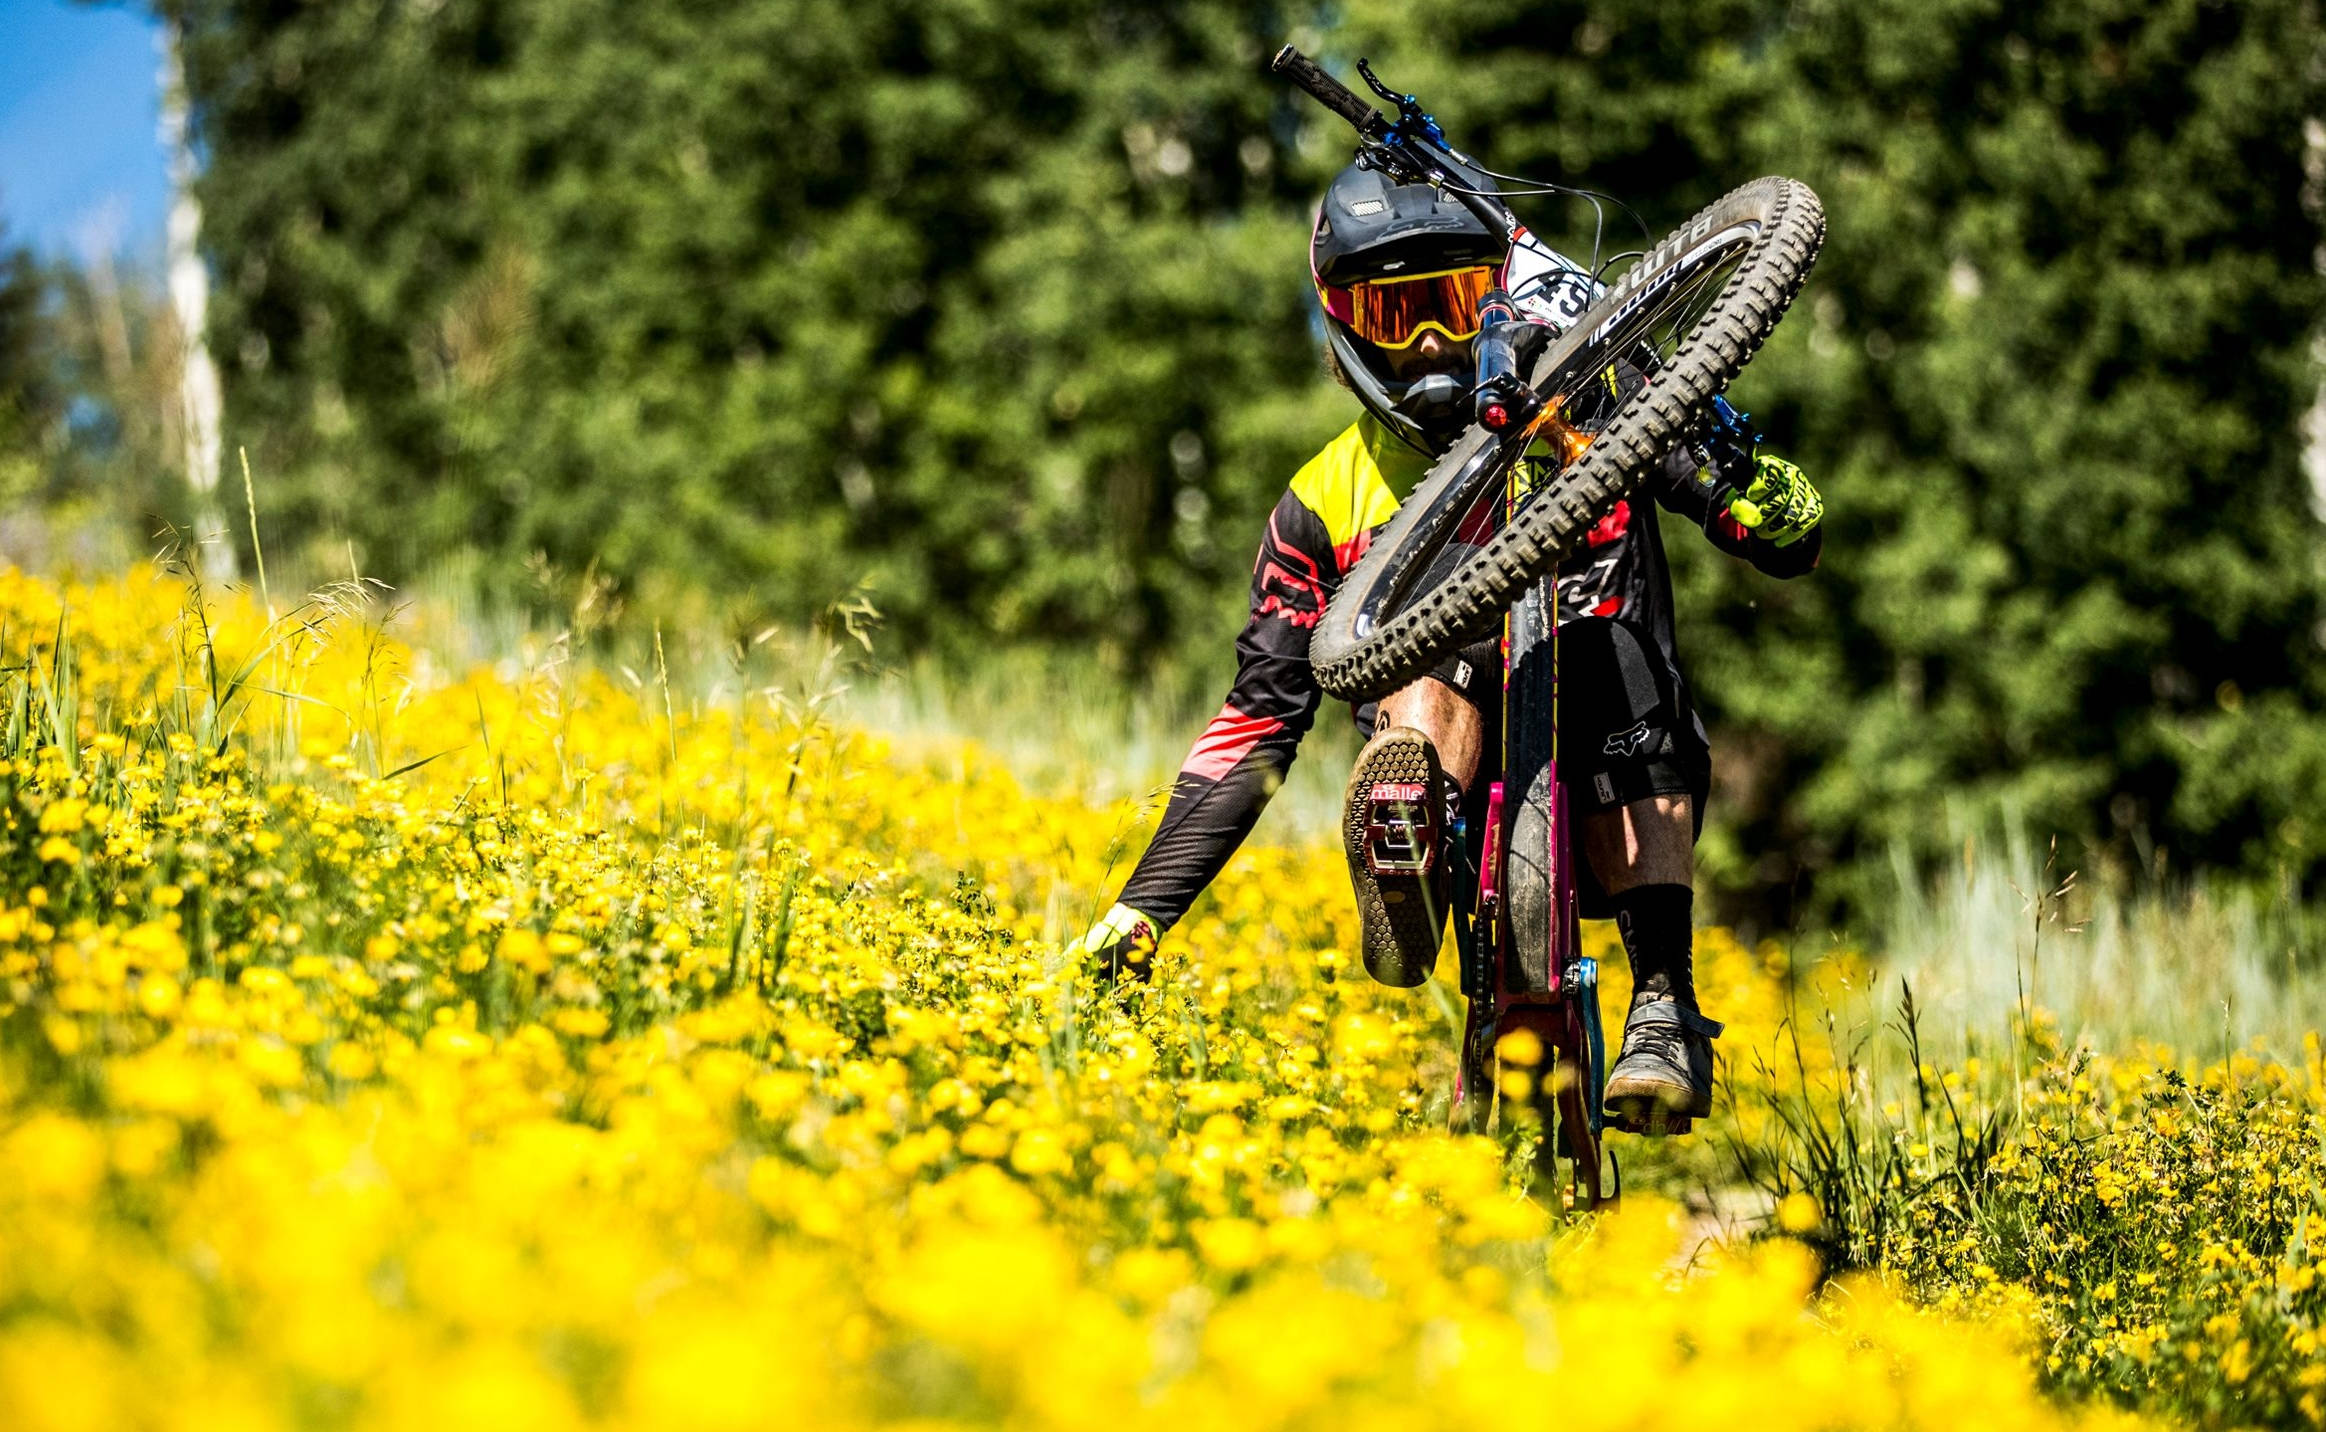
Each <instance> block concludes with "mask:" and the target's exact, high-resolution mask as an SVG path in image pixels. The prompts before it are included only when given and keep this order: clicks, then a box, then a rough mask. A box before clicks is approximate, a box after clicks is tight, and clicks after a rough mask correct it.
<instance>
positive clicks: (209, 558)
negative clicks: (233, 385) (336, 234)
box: [161, 25, 235, 581]
mask: <svg viewBox="0 0 2326 1432" xmlns="http://www.w3.org/2000/svg"><path fill="white" fill-rule="evenodd" d="M161 88H162V96H161V99H162V105H161V110H162V123H161V129H162V143H163V144H164V145H166V146H167V147H168V149H169V153H170V190H171V198H170V228H169V278H170V306H171V307H172V308H173V309H174V310H176V312H177V318H178V333H179V336H180V339H181V341H182V342H183V344H184V349H183V352H182V353H181V354H180V356H179V365H178V420H179V425H180V426H179V431H181V432H182V433H183V434H184V435H185V454H186V483H187V485H188V486H189V487H191V488H192V489H193V495H194V537H195V542H196V544H197V548H198V553H197V555H198V558H199V560H200V562H201V564H202V568H203V570H204V572H205V573H206V574H207V575H211V576H215V577H219V578H222V579H224V580H226V581H232V580H233V579H234V575H235V559H234V543H233V542H232V541H231V540H229V539H228V537H227V535H226V524H225V514H224V510H223V508H222V506H221V504H220V502H219V500H218V461H219V453H220V448H221V447H222V437H221V434H220V432H219V426H220V414H221V409H222V407H223V398H222V395H221V393H220V390H219V386H218V365H217V364H215V363H213V362H211V361H210V344H209V340H208V337H207V329H206V324H207V323H208V321H209V312H210V271H209V270H208V269H207V268H205V267H203V265H202V251H201V249H200V248H199V247H198V246H197V242H196V241H197V240H198V239H199V238H200V237H201V233H202V206H201V205H200V204H199V203H198V202H196V200H195V198H194V150H193V146H192V145H191V144H190V143H189V142H188V141H187V135H186V127H187V114H186V77H185V71H184V69H183V68H182V67H181V66H180V64H179V62H178V27H177V26H175V25H171V26H168V27H167V28H166V29H164V31H163V32H162V74H161Z"/></svg>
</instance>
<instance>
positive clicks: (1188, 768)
mask: <svg viewBox="0 0 2326 1432" xmlns="http://www.w3.org/2000/svg"><path fill="white" fill-rule="evenodd" d="M1339 585H1340V577H1339V572H1338V570H1337V567H1336V566H1335V563H1334V558H1333V550H1332V543H1331V540H1330V538H1329V537H1328V536H1327V535H1326V533H1325V529H1324V524H1323V523H1322V522H1321V521H1320V520H1319V519H1318V517H1317V515H1316V514H1315V513H1314V512H1312V511H1310V510H1309V508H1308V506H1307V505H1306V504H1305V503H1303V502H1302V501H1301V500H1300V498H1299V497H1298V496H1296V495H1295V494H1293V493H1291V492H1287V493H1285V495H1284V496H1283V498H1282V499H1281V500H1280V501H1278V502H1277V504H1276V510H1275V511H1274V512H1273V513H1271V514H1270V515H1269V518H1268V533H1267V536H1266V537H1264V538H1263V539H1262V540H1261V543H1260V556H1259V560H1258V561H1257V562H1256V563H1255V564H1254V565H1253V569H1252V606H1251V615H1250V617H1249V618H1248V619H1247V620H1246V621H1245V623H1244V631H1243V634H1242V635H1241V636H1239V637H1238V638H1237V639H1236V682H1235V685H1234V687H1232V688H1231V689H1230V690H1229V692H1228V699H1227V701H1226V702H1225V703H1224V704H1223V705H1222V706H1221V707H1220V711H1219V714H1218V715H1217V716H1214V717H1212V719H1211V724H1209V725H1208V726H1206V727H1204V729H1203V734H1202V735H1201V736H1199V737H1197V738H1196V742H1195V746H1194V749H1192V750H1190V751H1189V752H1188V753H1187V759H1186V761H1185V762H1183V763H1182V764H1181V765H1180V768H1179V776H1178V779H1177V780H1176V781H1174V782H1173V783H1172V787H1171V799H1170V803H1169V804H1168V805H1167V806H1166V807H1165V808H1164V811H1163V824H1162V825H1161V827H1160V828H1158V829H1157V830H1156V832H1155V839H1154V841H1153V842H1152V843H1150V844H1149V845H1148V847H1147V852H1146V854H1144V855H1142V856H1140V857H1139V864H1138V868H1137V869H1135V870H1133V871H1132V872H1131V878H1130V882H1129V883H1128V884H1127V885H1125V886H1124V887H1123V893H1122V897H1121V902H1120V903H1121V904H1122V905H1125V906H1128V907H1130V908H1131V909H1132V910H1134V911H1136V912H1138V913H1139V914H1142V915H1144V916H1146V917H1147V918H1148V919H1149V920H1150V921H1152V922H1153V923H1154V925H1155V927H1156V928H1155V931H1154V933H1156V934H1161V933H1162V931H1163V930H1166V929H1169V928H1170V927H1171V926H1172V925H1175V924H1177V923H1178V922H1179V918H1180V917H1181V916H1182V915H1185V914H1186V913H1187V907H1188V906H1189V905H1191V904H1193V903H1195V897H1196V896H1197V895H1200V894H1202V893H1203V888H1204V887H1205V886H1206V885H1209V884H1210V883H1211V882H1212V878H1213V877H1214V876H1216V875H1218V874H1219V873H1220V870H1221V868H1222V867H1223V866H1225V865H1226V864H1227V863H1228V858H1229V857H1230V856H1232V855H1234V854H1235V853H1236V847H1237V846H1239V845H1241V844H1242V843H1243V840H1244V837H1245V836H1246V835H1247V834H1249V833H1250V832H1251V829H1252V825H1253V822H1255V821H1257V820H1258V819H1259V818H1260V811H1261V808H1262V807H1264V806H1265V805H1267V803H1268V799H1269V797H1271V796H1273V795H1274V794H1276V790H1277V788H1278V787H1279V786H1281V785H1283V784H1284V774H1285V772H1286V771H1287V770H1289V769H1291V766H1292V758H1293V754H1294V752H1295V751H1297V750H1298V748H1299V746H1300V738H1301V737H1302V736H1304V735H1306V734H1307V733H1308V728H1309V726H1310V724H1311V723H1313V722H1314V721H1315V719H1316V711H1317V705H1318V703H1319V702H1320V701H1321V700H1322V698H1323V693H1322V692H1321V691H1320V690H1319V689H1318V687H1317V684H1316V676H1315V674H1314V673H1313V672H1312V671H1311V670H1310V668H1309V664H1308V639H1309V633H1310V632H1312V631H1314V630H1315V628H1316V621H1317V617H1318V616H1319V615H1320V614H1321V613H1322V612H1323V611H1324V607H1325V603H1326V602H1327V601H1329V600H1331V596H1332V592H1333V590H1334V589H1335V588H1336V587H1338V586H1339Z"/></svg>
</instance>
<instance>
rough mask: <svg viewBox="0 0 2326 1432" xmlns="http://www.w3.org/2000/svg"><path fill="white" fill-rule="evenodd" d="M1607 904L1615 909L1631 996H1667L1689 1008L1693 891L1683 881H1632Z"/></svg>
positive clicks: (1693, 981) (1691, 1000)
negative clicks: (1627, 962)
mask: <svg viewBox="0 0 2326 1432" xmlns="http://www.w3.org/2000/svg"><path fill="white" fill-rule="evenodd" d="M1607 903H1609V904H1610V905H1613V906H1614V907H1615V927H1616V929H1618V930H1620V931H1622V932H1623V952H1624V954H1626V955H1627V956H1629V957H1630V958H1631V988H1632V998H1633V999H1635V1000H1636V999H1638V998H1639V997H1640V996H1641V995H1648V996H1657V995H1668V996H1670V997H1671V998H1672V999H1675V1000H1677V1001H1679V1003H1680V1006H1681V1007H1682V1008H1684V1009H1694V1008H1695V1007H1696V970H1695V959H1694V956H1695V950H1694V944H1693V942H1694V936H1695V931H1694V922H1693V915H1694V911H1695V905H1696V892H1695V891H1694V890H1692V889H1690V888H1689V887H1687V886H1685V885H1635V886H1633V887H1632V888H1631V889H1629V890H1626V891H1624V892H1623V893H1622V894H1621V895H1613V896H1610V897H1608V902H1607Z"/></svg>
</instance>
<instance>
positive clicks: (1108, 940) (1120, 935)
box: [1066, 905, 1158, 984]
mask: <svg viewBox="0 0 2326 1432" xmlns="http://www.w3.org/2000/svg"><path fill="white" fill-rule="evenodd" d="M1157 928H1158V927H1157V925H1156V923H1155V922H1154V921H1153V920H1151V919H1149V918H1148V917H1147V916H1145V915H1143V914H1141V913H1139V912H1138V911H1137V910H1134V909H1132V908H1131V907H1130V906H1128V905H1117V906H1115V907H1114V908H1113V909H1112V910H1109V911H1107V912H1106V915H1105V916H1104V917H1103V918H1101V919H1100V920H1099V922H1098V923H1097V924H1095V925H1093V926H1091V927H1090V931H1089V933H1088V934H1085V935H1084V936H1083V937H1082V938H1081V939H1079V940H1076V941H1075V942H1074V943H1073V944H1070V945H1068V946H1067V947H1066V953H1067V954H1069V955H1072V956H1073V957H1074V958H1076V959H1077V960H1080V961H1083V962H1085V963H1087V964H1089V965H1090V966H1091V967H1092V973H1094V974H1095V975H1097V976H1098V978H1099V979H1101V980H1103V981H1105V982H1106V983H1108V984H1112V983H1114V982H1115V981H1116V980H1119V979H1121V978H1122V977H1124V976H1125V975H1128V976H1130V977H1131V978H1132V979H1135V980H1139V981H1142V982H1144V981H1145V980H1146V979H1147V978H1148V976H1150V975H1151V974H1153V973H1154V960H1155V942H1156V939H1157V933H1156V932H1157Z"/></svg>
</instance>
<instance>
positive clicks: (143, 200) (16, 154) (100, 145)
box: [0, 0, 169, 258]
mask: <svg viewBox="0 0 2326 1432" xmlns="http://www.w3.org/2000/svg"><path fill="white" fill-rule="evenodd" d="M159 32H160V29H159V26H157V25H156V24H155V23H154V22H153V20H152V18H151V17H150V16H149V15H147V14H146V12H145V11H143V10H140V9H131V8H127V7H125V6H121V5H103V6H88V5H77V4H68V3H66V0H0V225H5V240H6V242H8V243H9V244H10V245H14V244H19V243H28V244H30V245H32V246H33V247H34V248H35V249H38V250H40V251H41V252H43V253H45V254H50V255H53V256H56V257H60V258H61V257H76V258H77V257H79V256H80V255H81V254H82V251H83V245H84V243H85V241H86V236H87V235H89V234H91V233H97V234H104V233H108V232H110V234H111V236H112V239H113V244H114V247H115V248H116V249H117V250H126V251H128V252H132V253H137V252H145V251H158V250H159V248H160V246H161V241H162V225H163V221H164V218H165V216H166V215H167V213H168V209H169V168H168V163H167V160H166V159H165V157H164V155H163V153H162V147H161V141H160V139H159V137H158V136H157V132H156V131H157V126H158V123H159V85H158V82H157V80H156V76H157V75H158V74H159V72H160V69H161V51H160V50H159V48H157V45H156V40H155V37H156V36H157V35H158V34H159Z"/></svg>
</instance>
